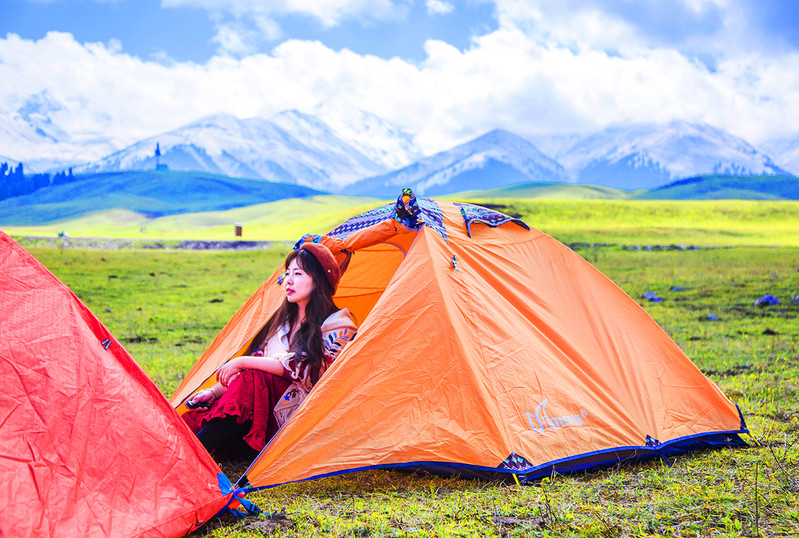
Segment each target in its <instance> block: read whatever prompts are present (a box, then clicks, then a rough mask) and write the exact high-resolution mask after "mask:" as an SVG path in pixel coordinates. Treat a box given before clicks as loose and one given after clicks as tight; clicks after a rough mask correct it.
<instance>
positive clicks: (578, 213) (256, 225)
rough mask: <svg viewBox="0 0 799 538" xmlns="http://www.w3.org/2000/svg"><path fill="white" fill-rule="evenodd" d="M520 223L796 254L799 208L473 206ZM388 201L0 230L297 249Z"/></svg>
mask: <svg viewBox="0 0 799 538" xmlns="http://www.w3.org/2000/svg"><path fill="white" fill-rule="evenodd" d="M451 199H453V200H456V201H468V202H473V203H477V204H485V205H490V206H493V207H496V208H497V209H498V210H500V211H502V212H505V213H508V214H510V215H513V216H518V217H520V218H521V219H522V220H524V221H525V222H526V223H527V224H529V225H530V226H532V227H534V228H537V229H539V230H541V231H543V232H546V233H548V234H550V235H553V236H555V237H557V238H558V239H560V240H562V241H564V242H568V243H574V242H580V241H583V240H585V238H601V240H602V242H607V243H616V244H627V245H635V244H639V245H655V244H664V245H667V244H671V243H675V242H676V243H684V244H686V245H701V246H720V245H782V246H789V245H790V246H799V233H797V230H799V202H792V201H779V202H760V201H742V200H717V201H670V200H657V201H655V200H561V199H522V198H470V197H468V196H464V195H459V196H457V197H452V198H451ZM385 203H387V201H386V200H383V201H381V200H378V199H374V198H359V197H344V196H334V195H325V196H316V197H312V198H304V199H289V200H281V201H278V202H271V203H267V204H259V205H255V206H250V207H243V208H238V209H231V210H227V211H216V212H207V213H192V214H184V215H172V216H168V217H161V218H158V219H145V218H144V217H143V216H142V215H138V214H134V213H131V212H127V211H122V210H107V211H105V212H102V213H99V214H95V215H91V216H86V217H82V218H80V219H76V220H72V221H66V222H61V223H58V224H52V225H47V226H39V227H10V226H3V227H2V229H3V230H4V231H5V232H6V233H9V234H12V235H44V236H55V235H56V234H57V233H58V232H59V231H65V232H67V233H68V234H69V235H70V236H73V237H124V238H134V239H137V238H140V239H147V238H149V239H213V240H223V239H226V240H233V239H235V237H234V234H233V225H234V223H241V224H243V226H244V235H243V237H242V239H246V240H272V241H292V240H294V241H296V240H297V239H298V238H300V237H302V236H303V235H304V234H306V233H318V234H322V233H325V232H327V231H329V230H330V229H332V228H333V227H335V226H336V225H338V224H340V223H341V222H343V221H344V220H346V219H347V218H349V217H351V216H354V215H357V214H359V213H362V212H363V211H366V210H367V209H371V208H373V207H376V206H378V205H382V204H385Z"/></svg>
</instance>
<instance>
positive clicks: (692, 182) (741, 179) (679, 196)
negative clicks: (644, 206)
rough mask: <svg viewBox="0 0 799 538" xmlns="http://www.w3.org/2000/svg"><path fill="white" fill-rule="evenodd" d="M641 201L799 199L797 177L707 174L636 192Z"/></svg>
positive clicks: (635, 196) (634, 196) (798, 181)
mask: <svg viewBox="0 0 799 538" xmlns="http://www.w3.org/2000/svg"><path fill="white" fill-rule="evenodd" d="M632 198H635V199H638V200H799V178H797V177H794V176H771V175H766V176H728V175H706V176H696V177H690V178H686V179H681V180H679V181H674V182H672V183H669V184H667V185H663V186H662V187H657V188H655V189H650V190H647V191H643V192H639V193H636V194H634V195H633V196H632Z"/></svg>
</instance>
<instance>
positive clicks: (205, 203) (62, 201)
mask: <svg viewBox="0 0 799 538" xmlns="http://www.w3.org/2000/svg"><path fill="white" fill-rule="evenodd" d="M316 194H320V192H319V191H315V190H313V189H310V188H308V187H302V186H299V185H287V184H283V183H271V182H268V181H263V180H249V179H238V178H232V177H227V176H222V175H216V174H208V173H200V172H175V171H128V172H109V173H99V174H86V175H81V176H77V177H76V179H75V180H74V181H71V182H69V183H64V184H60V185H51V186H49V187H45V188H43V189H39V190H37V191H35V192H34V193H32V194H28V195H25V196H17V197H14V198H8V199H6V200H2V201H0V225H4V226H26V225H37V224H44V223H48V222H56V221H62V220H69V219H74V218H78V217H82V216H85V215H89V214H91V213H95V212H98V211H102V210H104V209H112V208H121V209H125V210H127V211H131V212H134V213H140V214H142V215H144V216H145V217H149V218H154V217H160V216H164V215H174V214H181V213H196V212H201V211H218V210H224V209H231V208H235V207H243V206H250V205H254V204H259V203H263V202H272V201H275V200H281V199H284V198H304V197H307V196H313V195H316Z"/></svg>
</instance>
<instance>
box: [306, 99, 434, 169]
mask: <svg viewBox="0 0 799 538" xmlns="http://www.w3.org/2000/svg"><path fill="white" fill-rule="evenodd" d="M313 113H314V114H315V115H316V116H318V117H319V118H321V119H322V121H324V122H325V123H327V124H328V125H329V126H330V128H331V129H333V131H334V132H335V133H336V134H337V135H338V136H339V138H341V139H343V140H346V141H347V142H349V143H350V144H352V145H353V146H355V147H356V148H358V150H359V151H360V152H361V153H363V154H364V155H366V156H367V157H369V158H370V159H372V160H373V161H374V162H376V163H379V164H382V165H383V166H384V167H385V169H386V170H396V169H398V168H402V167H403V166H407V165H409V164H411V163H413V162H415V161H418V160H419V159H421V158H422V157H424V155H423V154H422V152H421V151H420V150H419V148H418V147H416V144H415V143H414V141H413V137H412V136H411V135H409V134H408V133H405V132H403V131H402V130H400V129H398V128H397V127H396V126H394V125H392V124H391V123H389V122H388V121H386V120H384V119H382V118H380V117H378V116H375V115H374V114H370V113H368V112H364V111H362V110H357V109H352V108H339V107H332V106H330V105H328V104H321V105H319V106H317V107H316V108H315V109H314V110H313Z"/></svg>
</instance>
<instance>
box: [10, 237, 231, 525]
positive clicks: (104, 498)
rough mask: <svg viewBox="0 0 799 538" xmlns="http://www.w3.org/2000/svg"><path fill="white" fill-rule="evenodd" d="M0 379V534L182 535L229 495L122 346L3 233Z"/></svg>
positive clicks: (210, 463)
mask: <svg viewBox="0 0 799 538" xmlns="http://www.w3.org/2000/svg"><path fill="white" fill-rule="evenodd" d="M0 377H1V378H2V379H3V390H2V391H0V440H2V441H0V483H2V488H0V536H47V537H51V536H66V537H74V536H183V535H185V534H187V533H188V532H190V531H192V530H195V529H197V528H198V526H200V525H201V524H202V523H203V522H205V521H207V520H208V519H209V518H211V517H213V516H214V514H216V513H217V512H219V511H220V510H222V509H224V508H225V507H226V506H227V504H228V503H229V502H231V498H232V497H233V495H234V492H233V489H232V486H231V485H230V482H229V481H228V480H227V478H225V476H224V475H223V474H222V473H221V471H220V470H219V467H218V466H217V465H216V463H215V462H214V461H213V460H212V459H211V456H210V455H209V454H208V453H207V452H206V451H205V449H204V448H203V447H202V445H201V444H200V443H199V441H197V439H196V438H195V437H194V435H193V434H192V433H191V430H189V428H188V427H187V426H186V425H185V424H184V422H183V420H182V419H181V418H180V416H178V414H177V413H175V410H174V409H172V407H171V406H170V405H169V402H168V401H167V399H166V398H165V397H164V395H163V394H161V392H160V391H159V390H158V388H157V387H156V386H155V385H154V384H153V382H152V381H151V380H150V379H149V378H148V377H147V376H146V375H145V373H144V372H143V371H142V370H141V368H139V366H138V365H137V364H136V363H135V362H134V361H133V359H132V358H131V357H130V355H129V354H128V353H127V351H125V349H124V348H123V347H122V346H121V345H120V343H119V342H118V341H117V340H116V339H115V338H114V337H113V336H112V335H111V334H110V333H109V332H108V330H107V329H106V328H105V327H103V325H102V324H101V323H100V322H99V320H98V319H97V318H96V317H95V316H94V315H93V314H92V313H91V312H90V311H89V309H88V308H86V306H85V305H84V304H83V303H82V302H81V301H80V300H79V299H78V298H77V297H76V296H75V295H74V294H73V293H72V292H71V291H69V289H68V288H67V287H66V286H65V285H64V284H62V283H61V282H60V281H59V280H58V279H57V278H56V277H55V276H53V274H52V273H50V272H49V271H48V270H47V269H45V268H44V267H43V266H42V265H41V264H40V263H39V262H38V261H36V259H34V258H33V256H31V255H30V254H28V252H26V251H25V249H23V248H22V247H21V246H19V245H18V244H17V243H16V242H14V241H13V240H12V239H11V238H10V237H8V236H7V235H6V234H4V233H2V232H0ZM232 502H238V501H237V500H233V501H232Z"/></svg>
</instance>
